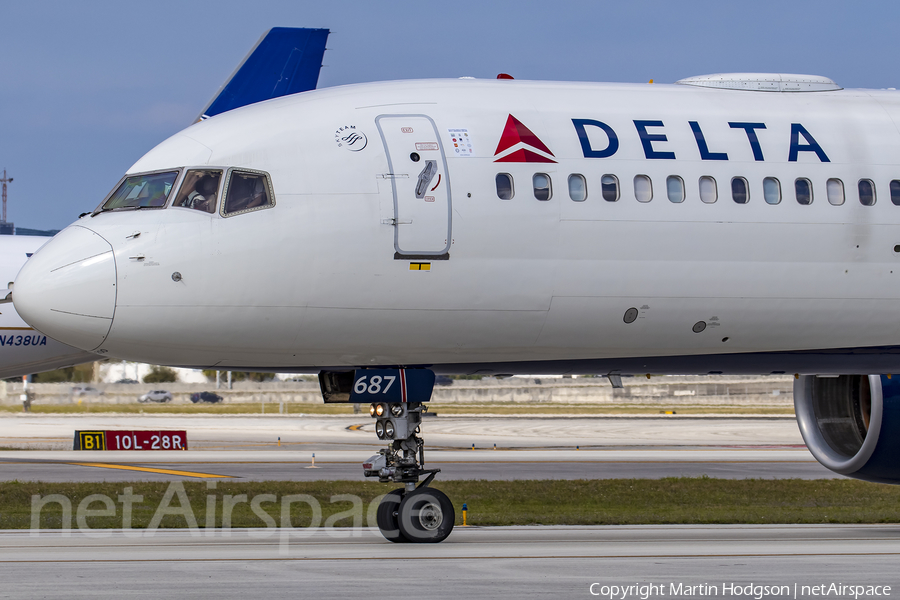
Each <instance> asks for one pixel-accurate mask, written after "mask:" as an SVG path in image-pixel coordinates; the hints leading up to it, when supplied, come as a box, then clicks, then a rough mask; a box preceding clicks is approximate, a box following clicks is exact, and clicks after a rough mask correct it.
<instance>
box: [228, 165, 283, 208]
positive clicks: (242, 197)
mask: <svg viewBox="0 0 900 600" xmlns="http://www.w3.org/2000/svg"><path fill="white" fill-rule="evenodd" d="M274 205H275V196H274V195H273V194H272V189H271V185H270V183H269V177H268V175H266V174H265V173H260V172H258V171H238V170H234V171H231V173H230V174H229V178H228V183H227V185H226V187H225V204H224V205H223V207H222V214H223V215H224V216H229V215H234V214H238V213H245V212H250V211H252V210H259V209H261V208H269V207H271V206H274Z"/></svg>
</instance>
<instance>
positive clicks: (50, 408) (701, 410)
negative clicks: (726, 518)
mask: <svg viewBox="0 0 900 600" xmlns="http://www.w3.org/2000/svg"><path fill="white" fill-rule="evenodd" d="M429 408H430V410H431V412H433V413H437V414H438V415H440V416H452V415H461V414H466V415H469V414H491V415H561V416H563V415H565V416H571V415H585V416H590V415H598V416H599V415H625V414H627V415H662V414H664V413H666V412H667V411H674V412H675V414H679V415H722V414H727V415H745V414H752V415H793V414H794V409H793V407H789V406H785V407H778V406H774V407H773V406H674V407H673V406H665V405H662V404H658V405H652V406H641V405H603V404H588V405H579V404H512V403H500V402H498V403H486V404H477V405H470V404H439V403H431V404H430V406H429ZM284 409H285V413H286V414H288V415H294V416H297V415H300V414H304V415H347V416H351V415H353V414H354V413H353V405H352V404H306V403H303V404H299V403H285V404H284ZM362 409H363V410H362V412H361V413H359V414H358V416H360V417H365V418H368V417H369V414H368V409H369V407H368V405H365V406H363V407H362ZM278 411H279V407H278V403H276V402H267V403H266V404H265V414H267V415H277V414H279V412H278ZM0 412H2V413H21V412H22V407H21V406H15V405H2V406H0ZM31 412H33V413H35V414H72V415H79V414H104V413H117V414H148V415H154V414H184V415H258V414H261V413H263V409H262V406H261V405H260V403H259V402H242V403H229V404H137V403H135V404H88V403H82V404H80V405H79V404H43V405H42V404H34V405H32V407H31Z"/></svg>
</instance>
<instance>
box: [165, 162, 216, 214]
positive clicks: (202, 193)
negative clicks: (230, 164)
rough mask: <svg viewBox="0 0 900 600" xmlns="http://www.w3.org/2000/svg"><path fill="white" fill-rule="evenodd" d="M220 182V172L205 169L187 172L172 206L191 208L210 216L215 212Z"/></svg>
mask: <svg viewBox="0 0 900 600" xmlns="http://www.w3.org/2000/svg"><path fill="white" fill-rule="evenodd" d="M221 181H222V171H215V170H207V169H204V170H199V169H198V170H191V171H188V172H187V173H186V174H185V176H184V182H182V184H181V190H180V191H179V192H178V197H177V198H175V202H174V203H173V204H172V206H178V207H181V208H192V209H194V210H199V211H203V212H206V213H210V214H212V213H214V212H216V204H217V201H218V196H219V183H220V182H221Z"/></svg>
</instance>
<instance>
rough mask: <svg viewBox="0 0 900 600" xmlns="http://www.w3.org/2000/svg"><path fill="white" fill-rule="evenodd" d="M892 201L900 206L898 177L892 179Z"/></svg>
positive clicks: (899, 182)
mask: <svg viewBox="0 0 900 600" xmlns="http://www.w3.org/2000/svg"><path fill="white" fill-rule="evenodd" d="M891 202H893V203H894V204H896V205H897V206H900V181H898V180H896V179H894V180H892V181H891Z"/></svg>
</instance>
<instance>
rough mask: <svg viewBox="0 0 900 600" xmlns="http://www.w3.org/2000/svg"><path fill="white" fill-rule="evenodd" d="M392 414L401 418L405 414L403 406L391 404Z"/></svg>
mask: <svg viewBox="0 0 900 600" xmlns="http://www.w3.org/2000/svg"><path fill="white" fill-rule="evenodd" d="M391 414H392V415H394V416H395V417H399V416H400V415H402V414H403V405H401V404H391Z"/></svg>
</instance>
